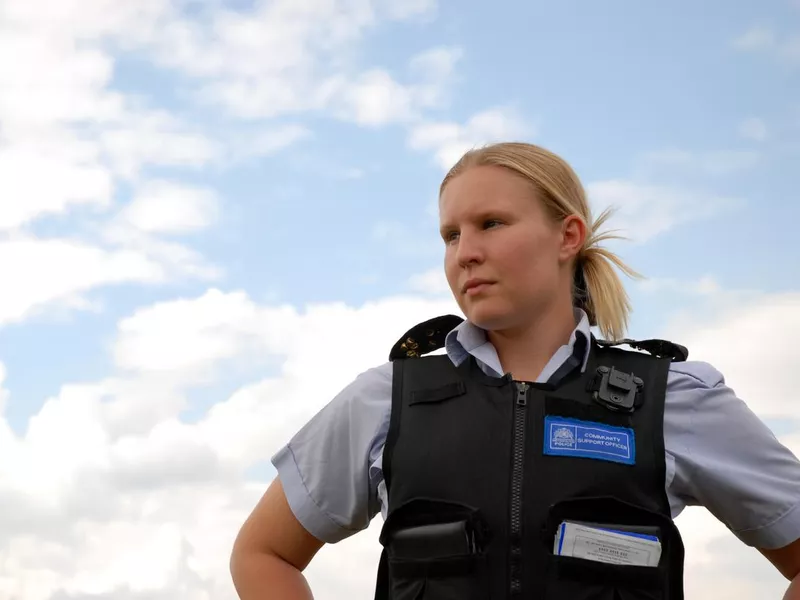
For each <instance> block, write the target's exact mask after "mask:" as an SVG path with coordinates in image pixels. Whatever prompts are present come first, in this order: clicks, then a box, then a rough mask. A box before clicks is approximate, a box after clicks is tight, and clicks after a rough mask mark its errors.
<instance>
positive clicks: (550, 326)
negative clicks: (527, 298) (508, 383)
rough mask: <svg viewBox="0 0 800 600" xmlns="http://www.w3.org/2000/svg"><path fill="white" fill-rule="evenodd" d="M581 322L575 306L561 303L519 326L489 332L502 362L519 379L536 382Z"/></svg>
mask: <svg viewBox="0 0 800 600" xmlns="http://www.w3.org/2000/svg"><path fill="white" fill-rule="evenodd" d="M576 325H577V323H576V322H575V315H574V313H573V311H572V306H571V305H570V304H569V303H565V302H560V303H557V304H556V305H555V306H553V307H551V308H550V309H549V310H547V311H544V312H542V313H540V314H539V315H537V316H536V318H535V319H532V320H530V321H528V322H526V323H524V324H522V325H519V326H517V327H513V328H509V329H503V330H494V331H489V332H487V335H488V337H489V341H490V342H491V343H492V345H493V346H494V347H495V350H496V351H497V356H498V358H499V359H500V364H501V365H502V366H503V370H504V371H505V372H506V373H511V375H512V377H513V378H514V379H516V380H524V381H536V380H537V379H538V378H539V374H540V373H541V372H542V370H543V369H544V367H545V366H546V365H547V363H548V362H549V361H550V359H551V358H552V356H553V355H554V354H555V353H556V351H557V350H558V349H559V348H560V347H561V346H563V345H564V344H567V343H568V342H569V338H570V336H571V335H572V332H573V330H574V329H575V326H576Z"/></svg>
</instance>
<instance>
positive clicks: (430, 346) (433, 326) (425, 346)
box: [389, 315, 464, 361]
mask: <svg viewBox="0 0 800 600" xmlns="http://www.w3.org/2000/svg"><path fill="white" fill-rule="evenodd" d="M463 321H464V319H462V318H461V317H458V316H456V315H442V316H439V317H434V318H433V319H428V320H427V321H423V322H422V323H419V324H417V325H414V327H412V328H411V329H409V330H408V331H406V332H405V334H403V336H402V337H401V338H400V339H399V340H397V342H396V343H395V345H394V346H392V350H391V352H389V360H390V361H395V360H398V359H404V358H419V357H420V356H424V355H425V354H428V353H430V352H433V351H435V350H438V349H439V348H441V347H442V346H444V340H445V338H446V337H447V334H448V333H450V332H451V331H452V330H453V329H454V328H455V327H456V326H458V325H459V324H461V323H462V322H463Z"/></svg>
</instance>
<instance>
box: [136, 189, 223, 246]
mask: <svg viewBox="0 0 800 600" xmlns="http://www.w3.org/2000/svg"><path fill="white" fill-rule="evenodd" d="M218 213H219V200H218V199H217V196H216V194H214V193H213V192H212V191H211V190H207V189H203V188H198V187H191V186H188V185H185V184H180V183H175V182H171V181H164V180H154V181H148V182H146V183H145V184H143V185H142V186H141V187H140V188H139V190H138V192H137V195H136V196H135V197H134V199H133V201H132V202H131V203H130V204H128V205H127V206H126V207H125V209H124V210H123V211H122V213H121V218H122V219H123V220H124V221H125V222H126V223H128V224H130V225H131V226H133V227H135V228H137V229H140V230H142V231H145V232H148V233H184V232H189V231H196V230H198V229H204V228H206V227H208V226H209V225H210V224H212V223H213V222H214V221H215V220H216V219H217V217H218Z"/></svg>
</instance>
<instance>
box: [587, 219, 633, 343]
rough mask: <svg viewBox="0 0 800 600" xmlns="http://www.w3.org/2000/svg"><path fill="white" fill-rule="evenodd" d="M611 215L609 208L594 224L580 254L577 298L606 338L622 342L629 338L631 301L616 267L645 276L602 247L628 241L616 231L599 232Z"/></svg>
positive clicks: (628, 272) (590, 321)
mask: <svg viewBox="0 0 800 600" xmlns="http://www.w3.org/2000/svg"><path fill="white" fill-rule="evenodd" d="M610 216H611V210H610V209H606V210H605V211H603V213H602V214H601V215H600V216H599V217H598V218H597V220H596V221H595V222H594V223H593V224H592V227H591V229H590V231H591V232H592V233H591V235H590V237H588V238H587V241H586V243H585V245H584V249H583V250H582V251H581V253H580V254H579V255H578V258H577V260H576V265H575V286H574V293H573V298H574V303H575V305H576V306H577V307H578V308H581V309H583V310H584V311H585V312H586V314H587V316H588V317H589V323H590V324H591V325H592V326H597V328H598V329H599V330H600V334H601V335H602V336H603V337H604V338H605V339H607V340H610V341H618V340H621V339H622V338H624V337H625V331H626V329H627V327H628V319H629V316H630V313H631V302H630V298H629V297H628V293H627V292H626V291H625V287H624V286H623V284H622V280H621V279H620V277H619V275H618V274H617V272H616V271H615V270H614V266H616V267H617V268H618V269H620V270H621V271H623V272H624V273H625V274H626V275H628V276H629V277H632V278H641V275H640V274H639V273H637V272H636V271H634V270H633V269H631V268H630V267H629V266H627V265H626V264H625V263H624V262H623V261H622V260H621V259H620V258H619V257H618V256H617V255H616V254H614V253H613V252H611V251H610V250H608V249H607V248H603V247H602V246H600V245H599V243H600V242H603V241H606V240H610V239H624V238H623V237H622V236H620V235H617V234H616V233H614V232H606V233H600V234H598V233H597V231H598V230H599V228H600V227H601V226H602V225H603V223H605V221H606V220H607V219H608V217H610Z"/></svg>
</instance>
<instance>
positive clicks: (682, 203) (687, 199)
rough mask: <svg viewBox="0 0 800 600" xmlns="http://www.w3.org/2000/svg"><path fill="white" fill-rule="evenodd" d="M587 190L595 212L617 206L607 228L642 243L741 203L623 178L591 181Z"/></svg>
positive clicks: (736, 200)
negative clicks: (620, 231) (619, 231)
mask: <svg viewBox="0 0 800 600" xmlns="http://www.w3.org/2000/svg"><path fill="white" fill-rule="evenodd" d="M586 189H587V193H588V196H589V201H590V203H591V205H592V210H593V212H594V213H595V214H596V215H599V214H600V212H602V210H603V209H605V208H606V207H607V206H614V207H615V208H616V209H617V212H616V213H615V214H614V216H613V217H612V219H611V220H610V221H609V225H608V228H610V229H621V230H622V234H623V235H625V236H626V237H628V238H629V239H631V240H633V241H636V242H645V241H647V240H649V239H651V238H653V237H655V236H657V235H660V234H662V233H664V232H666V231H668V230H670V229H672V228H674V227H675V226H677V225H680V224H683V223H687V222H690V221H696V220H701V219H707V218H709V217H712V216H714V215H716V214H718V213H720V212H722V211H725V210H732V209H734V208H736V207H738V206H739V205H740V204H741V201H740V200H738V199H736V198H727V197H722V196H715V195H713V194H705V193H702V192H698V191H694V190H690V189H681V188H671V187H666V186H656V185H648V184H641V183H636V182H633V181H626V180H622V179H612V180H607V181H596V182H592V183H589V184H588V185H587V186H586Z"/></svg>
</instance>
